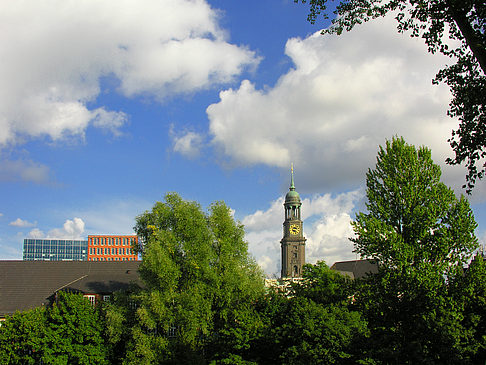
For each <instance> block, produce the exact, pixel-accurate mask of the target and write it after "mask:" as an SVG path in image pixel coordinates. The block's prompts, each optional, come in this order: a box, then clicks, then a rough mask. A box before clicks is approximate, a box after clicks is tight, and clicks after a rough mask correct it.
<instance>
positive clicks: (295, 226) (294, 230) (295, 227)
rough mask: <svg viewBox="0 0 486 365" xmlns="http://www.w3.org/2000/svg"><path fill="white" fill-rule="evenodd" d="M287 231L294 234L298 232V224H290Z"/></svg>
mask: <svg viewBox="0 0 486 365" xmlns="http://www.w3.org/2000/svg"><path fill="white" fill-rule="evenodd" d="M289 231H290V234H294V235H295V234H299V232H300V226H299V225H298V224H291V225H290V229H289Z"/></svg>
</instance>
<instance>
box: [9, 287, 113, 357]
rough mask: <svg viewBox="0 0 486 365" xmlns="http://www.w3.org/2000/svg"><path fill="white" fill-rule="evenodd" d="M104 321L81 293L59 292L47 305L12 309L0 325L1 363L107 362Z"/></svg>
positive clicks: (96, 309)
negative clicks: (26, 309) (48, 306)
mask: <svg viewBox="0 0 486 365" xmlns="http://www.w3.org/2000/svg"><path fill="white" fill-rule="evenodd" d="M103 328H104V321H103V320H102V317H101V315H100V311H99V310H98V308H94V307H93V306H92V305H91V304H90V303H89V301H88V300H87V299H85V298H83V296H82V295H79V294H72V293H66V292H59V293H58V298H57V301H56V302H55V303H54V304H53V306H52V307H50V308H47V309H46V308H34V309H32V310H28V311H25V312H18V313H15V314H14V315H13V316H11V317H8V318H7V319H6V321H5V322H2V326H0V363H2V364H42V363H44V364H108V363H109V362H108V347H107V346H106V344H105V341H104V337H103Z"/></svg>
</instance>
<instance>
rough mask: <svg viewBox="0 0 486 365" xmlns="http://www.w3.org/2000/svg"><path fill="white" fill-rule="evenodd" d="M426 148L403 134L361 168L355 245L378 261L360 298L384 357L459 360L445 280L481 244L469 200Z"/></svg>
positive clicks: (456, 320) (459, 336)
mask: <svg viewBox="0 0 486 365" xmlns="http://www.w3.org/2000/svg"><path fill="white" fill-rule="evenodd" d="M440 175H441V171H440V167H439V166H438V165H436V164H434V163H433V161H432V159H431V152H430V150H429V149H427V148H425V147H420V148H418V149H416V148H415V147H414V146H411V145H408V144H406V143H405V141H404V140H403V138H393V139H392V141H387V142H386V146H385V148H383V147H380V149H379V152H378V157H377V163H376V167H375V168H374V169H369V170H368V173H367V175H366V185H367V191H366V195H367V198H368V202H367V204H366V208H367V212H366V213H362V212H361V213H358V214H357V216H356V219H355V221H354V222H352V226H353V229H354V232H355V234H356V237H355V238H352V239H351V240H352V241H353V242H354V247H355V251H356V252H357V253H359V254H360V255H361V256H362V257H364V258H371V259H375V260H378V261H379V265H380V266H379V267H380V268H379V273H378V274H376V275H373V276H371V277H370V278H369V279H368V280H366V281H365V282H364V283H363V286H362V287H361V290H360V291H359V294H358V295H357V302H358V305H360V306H361V309H362V310H363V312H364V313H365V314H366V317H367V319H368V322H369V323H370V326H371V330H372V333H371V336H370V339H371V341H374V343H373V342H372V343H371V347H374V348H375V349H376V352H375V356H376V357H377V358H378V359H381V360H382V361H383V362H384V363H401V364H408V363H410V364H415V363H431V364H432V363H442V364H448V363H460V362H459V361H462V360H461V355H460V354H461V352H462V350H461V346H462V345H463V341H462V340H464V338H463V336H464V334H463V333H461V331H459V330H458V329H459V328H460V316H461V315H462V313H461V311H459V310H458V309H457V306H456V305H455V302H454V301H453V298H451V296H449V295H448V294H447V293H448V282H449V281H450V280H452V279H453V278H455V277H457V276H458V275H461V274H462V268H463V266H464V265H465V264H466V263H467V261H468V260H469V259H470V258H471V257H472V254H473V252H474V250H475V249H476V248H477V247H478V243H477V240H476V238H475V236H474V229H475V228H476V222H475V221H474V217H473V213H472V211H471V209H470V207H469V203H468V202H467V200H466V199H465V198H464V197H463V196H461V198H459V199H458V198H456V196H455V195H454V192H453V191H452V190H451V189H450V188H448V187H446V186H445V185H444V184H443V183H441V182H440Z"/></svg>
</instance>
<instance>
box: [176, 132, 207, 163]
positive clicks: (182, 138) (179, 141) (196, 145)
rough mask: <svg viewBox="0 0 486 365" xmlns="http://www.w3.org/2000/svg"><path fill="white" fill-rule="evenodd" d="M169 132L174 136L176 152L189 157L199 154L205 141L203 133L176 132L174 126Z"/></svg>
mask: <svg viewBox="0 0 486 365" xmlns="http://www.w3.org/2000/svg"><path fill="white" fill-rule="evenodd" d="M169 134H170V136H171V138H172V144H173V150H174V152H177V153H180V154H181V155H183V156H185V157H188V158H194V157H197V156H199V154H200V150H201V147H202V142H203V136H202V135H200V134H198V133H195V132H191V131H183V132H182V133H176V132H175V131H174V128H173V127H171V129H170V133H169Z"/></svg>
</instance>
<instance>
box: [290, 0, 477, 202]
mask: <svg viewBox="0 0 486 365" xmlns="http://www.w3.org/2000/svg"><path fill="white" fill-rule="evenodd" d="M294 1H295V2H299V0H294ZM300 1H301V2H302V3H306V2H309V5H310V13H309V16H308V20H309V21H310V22H312V23H314V22H315V20H316V19H317V17H318V16H319V15H321V14H322V15H323V16H324V18H326V19H327V18H328V17H329V12H328V9H327V3H328V1H327V0H308V1H307V0H300ZM389 12H396V19H397V22H398V26H397V28H398V31H399V32H406V31H410V33H411V35H412V36H413V37H419V36H421V37H422V38H424V40H425V43H426V45H427V47H428V50H429V52H431V53H435V52H441V53H443V54H444V55H446V56H448V57H450V58H451V59H452V60H453V62H455V63H454V64H452V65H450V66H448V67H445V68H444V69H442V70H440V71H439V73H438V74H437V76H436V78H435V80H434V83H438V82H445V83H447V84H448V85H449V87H450V89H451V92H452V95H453V99H452V101H451V103H450V109H449V111H448V114H449V115H450V116H451V117H457V118H458V119H459V122H460V126H459V128H458V129H457V130H456V131H453V133H452V137H451V139H449V142H450V144H451V146H452V149H453V150H454V152H455V157H454V158H452V159H451V158H449V159H447V163H449V164H452V165H456V164H461V163H464V162H465V163H466V167H467V170H468V172H467V175H466V184H465V185H464V187H465V188H466V191H467V192H468V193H470V192H471V191H472V189H473V187H474V184H475V182H476V180H477V179H481V178H482V177H483V176H484V173H485V171H486V164H485V163H484V158H486V76H485V75H486V34H485V30H486V23H485V22H486V20H485V19H486V3H485V2H484V1H482V0H387V1H383V0H346V1H340V2H339V5H338V6H337V9H336V11H335V12H334V13H335V15H336V16H337V17H336V18H335V19H333V20H332V25H331V26H330V27H329V28H328V29H326V30H325V31H324V33H337V34H341V33H342V32H343V31H344V30H346V31H349V30H351V29H353V28H354V26H355V25H356V24H360V23H362V22H366V21H369V20H371V19H375V18H378V17H382V16H385V15H386V14H387V13H389ZM447 37H448V38H450V39H451V40H452V42H448V41H447V39H446V38H447ZM481 164H482V165H481Z"/></svg>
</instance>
